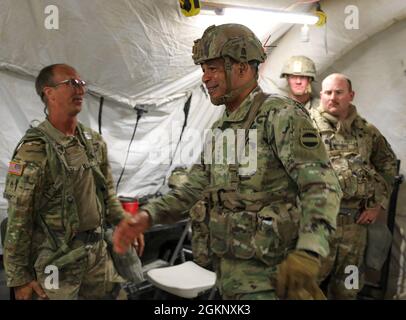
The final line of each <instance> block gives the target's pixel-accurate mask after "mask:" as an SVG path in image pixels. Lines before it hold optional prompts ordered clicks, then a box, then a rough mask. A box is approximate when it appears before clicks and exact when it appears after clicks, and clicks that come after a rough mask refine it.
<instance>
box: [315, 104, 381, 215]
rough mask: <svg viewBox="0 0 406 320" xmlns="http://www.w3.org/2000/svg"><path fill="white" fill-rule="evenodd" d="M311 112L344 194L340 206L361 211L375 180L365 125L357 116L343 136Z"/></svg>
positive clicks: (370, 145) (327, 121)
mask: <svg viewBox="0 0 406 320" xmlns="http://www.w3.org/2000/svg"><path fill="white" fill-rule="evenodd" d="M310 113H311V117H312V119H313V122H314V123H315V125H316V127H317V128H318V130H319V132H320V135H321V137H322V140H323V142H324V144H325V146H326V150H327V152H328V154H329V158H330V162H331V164H332V166H333V168H334V171H335V172H336V174H337V176H338V178H339V182H340V186H341V189H342V191H343V198H342V205H343V206H344V207H345V206H347V205H349V206H351V207H352V206H355V207H357V208H359V209H360V206H364V205H366V204H367V201H368V199H369V198H370V197H372V196H373V195H374V189H375V180H374V179H375V177H376V176H377V172H376V171H375V169H374V167H373V166H372V165H371V163H370V154H371V150H372V140H371V137H370V135H369V134H368V132H367V127H366V122H365V121H364V120H363V119H362V118H360V117H359V116H357V117H356V118H355V119H354V121H353V123H352V125H351V134H349V133H347V134H346V135H345V136H344V135H343V134H341V133H339V132H337V129H336V128H335V127H334V126H333V125H332V124H331V123H330V122H329V120H328V119H326V118H325V117H323V115H322V114H320V112H319V111H318V110H311V112H310Z"/></svg>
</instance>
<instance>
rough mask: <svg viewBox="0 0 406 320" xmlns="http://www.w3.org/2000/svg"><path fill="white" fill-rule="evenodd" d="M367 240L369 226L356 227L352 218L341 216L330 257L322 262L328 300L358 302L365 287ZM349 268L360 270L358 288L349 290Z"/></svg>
mask: <svg viewBox="0 0 406 320" xmlns="http://www.w3.org/2000/svg"><path fill="white" fill-rule="evenodd" d="M366 240H367V226H366V225H362V224H356V223H354V219H353V218H352V217H348V216H344V215H339V216H338V217H337V230H336V232H335V233H334V234H333V236H332V237H331V240H330V254H329V256H328V257H327V258H323V259H322V260H321V265H322V267H321V270H320V279H321V281H323V280H324V279H327V277H329V276H330V278H328V284H327V292H326V296H327V299H332V300H333V299H334V300H355V299H356V298H357V294H358V293H359V292H360V291H361V289H362V287H363V285H364V271H365V266H364V254H365V247H366ZM347 266H356V267H357V268H358V270H359V276H360V277H359V279H358V281H359V284H358V289H357V288H351V287H350V288H348V289H347V288H346V286H345V281H346V279H347V278H348V276H349V275H350V273H349V272H348V270H347V272H345V268H346V267H347Z"/></svg>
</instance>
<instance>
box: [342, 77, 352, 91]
mask: <svg viewBox="0 0 406 320" xmlns="http://www.w3.org/2000/svg"><path fill="white" fill-rule="evenodd" d="M344 79H345V80H347V83H348V90H349V92H352V83H351V80H350V79H349V78H347V77H344Z"/></svg>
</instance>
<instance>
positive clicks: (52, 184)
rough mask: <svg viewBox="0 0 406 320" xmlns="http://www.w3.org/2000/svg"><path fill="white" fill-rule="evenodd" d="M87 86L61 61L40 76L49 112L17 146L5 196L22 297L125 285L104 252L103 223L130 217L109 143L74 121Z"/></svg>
mask: <svg viewBox="0 0 406 320" xmlns="http://www.w3.org/2000/svg"><path fill="white" fill-rule="evenodd" d="M85 89H86V88H85V83H84V82H83V81H82V80H80V77H79V75H78V74H77V72H76V71H75V70H74V69H73V68H72V67H70V66H68V65H64V64H57V65H51V66H48V67H46V68H44V69H43V70H42V71H41V72H40V74H39V75H38V77H37V79H36V90H37V93H38V94H39V95H40V97H41V99H42V101H43V102H44V103H45V108H46V109H45V110H48V112H49V115H48V116H47V119H46V120H45V121H44V122H42V123H41V124H40V125H39V126H38V127H36V128H31V129H29V130H28V131H27V132H26V134H25V136H24V137H23V138H22V140H21V141H20V143H19V144H18V146H17V148H16V150H15V152H14V155H13V159H12V161H11V162H10V165H9V169H8V174H7V180H6V187H5V192H4V195H5V197H6V198H7V199H8V203H9V207H8V228H7V232H6V238H5V245H4V265H5V270H6V275H7V285H8V286H9V287H13V288H14V291H15V296H16V298H17V299H31V298H42V299H44V298H50V299H76V298H85V299H86V298H91V299H99V298H109V297H111V296H110V294H111V293H112V290H113V287H117V283H119V282H122V281H123V279H122V278H120V277H119V276H118V274H117V273H116V271H115V269H114V267H113V264H112V261H111V258H110V256H109V255H108V253H107V251H106V242H105V241H104V240H103V232H104V230H103V225H104V223H105V222H109V223H111V224H113V225H115V224H117V223H118V222H119V221H121V220H122V219H123V218H124V217H125V214H124V212H123V209H122V207H121V205H120V202H119V201H118V199H117V197H116V194H115V190H114V184H113V180H112V176H111V170H110V166H109V163H108V159H107V148H106V144H105V142H104V141H103V139H102V137H101V136H100V135H99V134H97V133H96V132H95V131H93V130H91V129H89V128H86V127H85V126H83V125H82V124H81V123H79V122H78V121H77V114H78V113H79V112H80V111H81V109H82V100H83V95H84V93H85ZM51 265H52V266H55V267H56V268H57V271H58V272H57V273H56V272H55V269H47V268H49V267H48V266H51ZM49 270H52V273H51V272H50V271H49ZM51 275H52V276H56V278H55V277H54V278H52V279H53V281H52V282H53V285H49V283H48V285H47V283H46V281H47V280H46V279H47V276H51ZM56 281H57V282H58V283H56Z"/></svg>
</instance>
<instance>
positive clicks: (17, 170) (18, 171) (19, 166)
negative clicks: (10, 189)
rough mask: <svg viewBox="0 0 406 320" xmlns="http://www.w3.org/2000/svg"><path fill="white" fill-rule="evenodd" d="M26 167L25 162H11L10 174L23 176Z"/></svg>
mask: <svg viewBox="0 0 406 320" xmlns="http://www.w3.org/2000/svg"><path fill="white" fill-rule="evenodd" d="M24 166H25V164H24V163H23V162H18V161H11V162H10V163H9V165H8V173H9V174H14V175H16V176H21V175H22V174H23V172H24Z"/></svg>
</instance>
